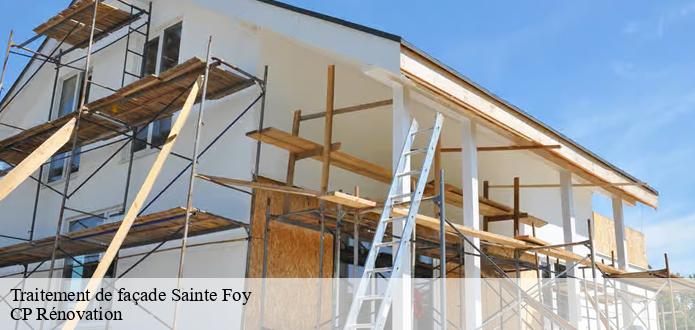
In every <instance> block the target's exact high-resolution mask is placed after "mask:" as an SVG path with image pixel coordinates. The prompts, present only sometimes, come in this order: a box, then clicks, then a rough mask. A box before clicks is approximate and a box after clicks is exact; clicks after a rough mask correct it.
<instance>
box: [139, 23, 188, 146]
mask: <svg viewBox="0 0 695 330" xmlns="http://www.w3.org/2000/svg"><path fill="white" fill-rule="evenodd" d="M182 26H183V24H182V23H181V22H179V23H177V24H175V25H172V26H170V27H168V28H166V29H165V30H164V31H163V32H162V34H161V36H157V37H154V38H152V39H151V40H150V41H148V42H147V43H146V44H145V60H144V61H143V63H142V73H143V75H149V74H160V73H162V72H164V71H166V70H169V69H171V68H173V67H175V66H176V65H177V64H179V51H180V48H181V29H182ZM141 128H142V127H139V128H138V130H139V131H138V133H137V135H136V136H135V137H136V138H137V140H135V141H134V142H133V144H132V150H133V152H138V151H140V150H145V149H148V148H147V147H148V143H149V144H151V145H152V146H153V147H158V146H161V145H162V144H164V142H165V141H166V139H167V137H168V136H169V132H170V131H171V116H169V117H165V118H161V119H158V120H155V121H154V122H152V124H150V125H149V126H148V127H145V128H144V129H142V130H140V129H141Z"/></svg>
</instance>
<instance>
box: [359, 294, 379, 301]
mask: <svg viewBox="0 0 695 330" xmlns="http://www.w3.org/2000/svg"><path fill="white" fill-rule="evenodd" d="M381 299H384V296H379V295H370V296H362V300H381Z"/></svg>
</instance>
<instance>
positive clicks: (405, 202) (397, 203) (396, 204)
mask: <svg viewBox="0 0 695 330" xmlns="http://www.w3.org/2000/svg"><path fill="white" fill-rule="evenodd" d="M412 202H413V201H412V200H405V201H394V202H392V203H391V205H393V206H398V205H403V204H410V203H412Z"/></svg>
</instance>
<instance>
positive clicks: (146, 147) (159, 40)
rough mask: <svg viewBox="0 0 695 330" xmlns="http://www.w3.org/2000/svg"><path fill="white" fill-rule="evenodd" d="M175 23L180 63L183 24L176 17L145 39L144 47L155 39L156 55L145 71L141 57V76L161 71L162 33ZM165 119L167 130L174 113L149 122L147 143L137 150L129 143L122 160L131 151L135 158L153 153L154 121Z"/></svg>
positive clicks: (154, 148)
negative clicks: (152, 69)
mask: <svg viewBox="0 0 695 330" xmlns="http://www.w3.org/2000/svg"><path fill="white" fill-rule="evenodd" d="M177 25H178V26H180V29H181V32H180V37H179V58H178V60H177V64H180V61H181V57H180V55H181V40H182V39H183V38H182V36H183V25H184V24H183V19H181V18H177V19H176V20H173V21H171V22H168V23H166V24H163V25H162V27H161V28H159V29H157V31H156V32H155V33H152V34H151V35H150V38H149V40H147V41H145V47H147V45H148V44H149V43H150V42H151V41H153V40H157V47H156V48H157V55H156V56H155V57H154V58H155V63H154V72H150V73H145V72H146V71H145V68H146V67H147V63H146V62H145V60H146V59H143V61H142V64H141V70H142V73H143V76H144V75H146V74H153V75H159V74H161V73H162V71H161V69H162V56H163V51H164V35H165V34H166V33H167V31H170V30H171V29H172V28H174V27H176V26H177ZM153 48H154V47H153ZM146 55H147V56H149V55H150V54H149V53H148V54H146ZM166 119H169V120H170V123H169V130H171V125H172V124H173V122H174V119H175V118H174V114H172V115H171V116H168V117H162V118H159V119H157V120H155V121H153V122H151V123H150V124H149V125H147V127H146V128H145V129H144V130H145V131H146V134H145V135H146V139H145V140H146V141H147V144H145V145H144V147H142V149H138V150H134V151H133V148H134V146H135V144H134V143H131V144H130V147H129V148H127V149H125V150H124V154H123V161H124V162H125V161H127V160H128V159H129V157H130V154H131V152H132V153H133V157H134V158H137V157H143V156H146V155H149V154H151V153H154V152H155V151H156V150H158V149H157V148H156V147H153V146H152V144H154V142H153V134H154V125H155V122H156V121H161V120H166ZM138 129H139V128H138ZM140 143H142V142H140Z"/></svg>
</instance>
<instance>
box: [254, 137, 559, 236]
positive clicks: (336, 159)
mask: <svg viewBox="0 0 695 330" xmlns="http://www.w3.org/2000/svg"><path fill="white" fill-rule="evenodd" d="M246 136H248V137H250V138H252V139H255V140H258V141H261V142H264V143H268V144H271V145H274V146H276V147H279V148H282V149H285V150H287V151H289V152H291V153H295V154H296V153H304V152H309V151H312V150H319V149H322V146H321V145H320V144H318V143H316V142H313V141H310V140H307V139H304V138H302V137H299V136H296V135H292V134H290V133H288V132H285V131H282V130H279V129H277V128H274V127H268V128H265V129H263V130H262V131H260V133H259V131H257V130H256V131H251V132H248V133H246ZM330 157H331V165H335V166H337V167H339V168H342V169H344V170H348V171H350V172H353V173H356V174H359V175H362V176H365V177H368V178H371V179H374V180H376V181H379V182H383V183H386V184H390V183H391V171H390V170H388V169H386V168H384V167H381V166H379V165H377V164H374V163H371V162H368V161H366V160H363V159H360V158H358V157H355V156H352V155H350V154H347V153H345V152H342V151H339V150H338V151H331V153H330ZM311 158H314V159H316V160H319V161H320V160H321V153H316V156H313V157H311ZM444 189H445V190H446V201H447V203H450V204H452V205H457V206H458V207H460V206H461V205H462V203H463V197H462V191H461V189H459V188H457V187H455V186H453V185H450V184H446V185H445V186H444ZM425 193H426V194H433V193H434V184H429V185H428V186H427V188H426V190H425ZM512 211H513V210H512V208H511V207H508V206H506V205H503V204H501V203H497V202H495V201H492V200H489V199H486V198H482V197H481V198H480V213H481V214H483V215H486V216H493V215H502V214H509V213H511V212H512ZM521 223H525V224H528V225H532V224H533V225H534V226H535V227H542V226H545V225H546V224H547V222H546V221H544V220H541V219H538V218H536V217H533V216H527V217H523V218H521Z"/></svg>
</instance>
